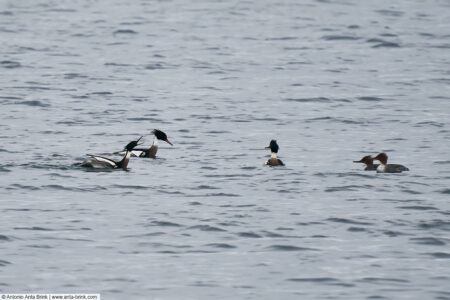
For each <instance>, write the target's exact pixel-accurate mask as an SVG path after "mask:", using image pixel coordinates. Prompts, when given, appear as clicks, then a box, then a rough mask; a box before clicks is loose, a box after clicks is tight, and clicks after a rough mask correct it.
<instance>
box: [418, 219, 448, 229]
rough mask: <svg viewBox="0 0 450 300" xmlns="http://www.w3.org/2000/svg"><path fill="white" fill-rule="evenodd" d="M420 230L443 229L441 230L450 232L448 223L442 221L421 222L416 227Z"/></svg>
mask: <svg viewBox="0 0 450 300" xmlns="http://www.w3.org/2000/svg"><path fill="white" fill-rule="evenodd" d="M418 227H419V228H421V229H435V228H437V229H443V230H446V231H448V230H450V221H443V220H433V221H430V222H421V223H419V225H418Z"/></svg>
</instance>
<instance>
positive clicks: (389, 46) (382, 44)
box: [372, 42, 400, 48]
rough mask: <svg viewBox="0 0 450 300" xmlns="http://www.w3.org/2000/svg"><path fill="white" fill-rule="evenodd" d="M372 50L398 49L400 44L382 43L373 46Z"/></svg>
mask: <svg viewBox="0 0 450 300" xmlns="http://www.w3.org/2000/svg"><path fill="white" fill-rule="evenodd" d="M372 48H400V44H398V43H395V42H382V43H379V44H376V45H373V46H372Z"/></svg>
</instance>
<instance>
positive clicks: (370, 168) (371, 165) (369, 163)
mask: <svg viewBox="0 0 450 300" xmlns="http://www.w3.org/2000/svg"><path fill="white" fill-rule="evenodd" d="M353 162H354V163H363V164H366V167H365V168H364V170H365V171H376V169H377V168H378V166H379V164H374V163H373V158H372V157H371V156H370V155H366V156H364V157H363V158H361V160H354V161H353Z"/></svg>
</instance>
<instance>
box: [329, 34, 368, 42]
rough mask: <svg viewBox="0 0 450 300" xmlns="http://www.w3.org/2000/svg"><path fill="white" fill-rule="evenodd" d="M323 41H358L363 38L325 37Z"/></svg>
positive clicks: (345, 36) (347, 36) (348, 36)
mask: <svg viewBox="0 0 450 300" xmlns="http://www.w3.org/2000/svg"><path fill="white" fill-rule="evenodd" d="M322 39H323V40H326V41H356V40H359V39H361V38H360V37H357V36H351V35H325V36H323V37H322Z"/></svg>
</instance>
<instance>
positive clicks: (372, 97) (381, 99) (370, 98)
mask: <svg viewBox="0 0 450 300" xmlns="http://www.w3.org/2000/svg"><path fill="white" fill-rule="evenodd" d="M358 100H361V101H372V102H378V101H383V100H385V99H383V98H380V97H375V96H362V97H358Z"/></svg>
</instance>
